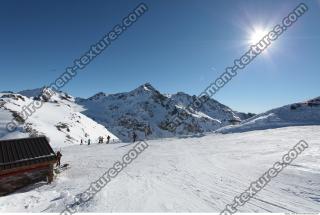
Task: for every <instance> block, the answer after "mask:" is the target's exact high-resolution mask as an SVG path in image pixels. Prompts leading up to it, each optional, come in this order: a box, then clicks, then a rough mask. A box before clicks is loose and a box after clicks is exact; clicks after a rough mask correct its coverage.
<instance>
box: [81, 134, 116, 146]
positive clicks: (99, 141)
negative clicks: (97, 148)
mask: <svg viewBox="0 0 320 215" xmlns="http://www.w3.org/2000/svg"><path fill="white" fill-rule="evenodd" d="M103 139H104V138H103V137H102V136H99V137H98V143H103ZM110 139H111V137H110V136H109V135H108V136H107V141H106V144H109V143H110ZM87 143H88V146H90V144H91V140H90V138H89V139H88V141H87ZM80 145H83V139H81V140H80Z"/></svg>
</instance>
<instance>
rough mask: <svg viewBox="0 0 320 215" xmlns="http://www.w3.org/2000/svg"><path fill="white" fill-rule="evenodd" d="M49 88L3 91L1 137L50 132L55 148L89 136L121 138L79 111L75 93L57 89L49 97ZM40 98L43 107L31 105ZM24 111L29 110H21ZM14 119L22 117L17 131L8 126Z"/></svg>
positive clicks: (94, 139)
mask: <svg viewBox="0 0 320 215" xmlns="http://www.w3.org/2000/svg"><path fill="white" fill-rule="evenodd" d="M46 90H48V89H46V88H40V89H36V90H28V91H22V92H20V93H21V94H24V95H21V94H15V93H10V92H9V93H0V138H1V139H9V138H17V137H26V136H38V135H46V136H47V137H49V139H51V143H52V145H53V147H61V146H66V145H69V144H79V143H80V141H81V139H82V140H83V141H84V143H85V141H87V140H88V139H91V141H92V142H95V141H97V139H98V137H99V136H103V137H105V138H106V137H107V136H108V135H110V136H111V138H112V139H113V140H116V141H118V138H117V137H116V136H115V135H113V134H112V133H110V132H109V131H108V130H107V129H106V128H105V127H104V126H102V125H100V124H98V123H96V122H95V121H93V120H92V119H90V118H88V117H87V116H85V115H83V114H81V113H80V112H78V111H77V109H78V108H77V107H76V105H75V103H74V98H73V97H72V96H70V95H68V94H66V93H62V92H54V94H53V96H52V97H51V98H50V99H48V98H47V97H46V96H45V93H44V92H45V91H46ZM25 95H26V96H25ZM27 96H30V97H27ZM40 100H41V101H43V105H42V107H41V108H39V109H36V111H33V110H35V109H34V108H33V107H32V105H30V104H32V102H33V101H40ZM27 107H29V108H27ZM23 110H24V111H25V112H21V111H23ZM26 111H28V112H30V111H32V112H34V113H33V114H32V115H31V116H30V117H28V118H27V117H26V116H27V115H28V116H29V115H30V114H27V112H26ZM13 118H16V119H18V121H20V124H18V128H17V129H16V130H15V131H14V132H9V131H8V130H7V129H6V125H7V123H8V122H10V121H12V119H13Z"/></svg>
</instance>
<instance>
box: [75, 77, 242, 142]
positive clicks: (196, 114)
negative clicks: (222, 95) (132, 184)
mask: <svg viewBox="0 0 320 215" xmlns="http://www.w3.org/2000/svg"><path fill="white" fill-rule="evenodd" d="M195 98H196V97H195V96H190V95H188V94H185V93H177V94H174V95H165V94H162V93H160V92H159V91H158V90H156V89H155V88H154V87H153V86H151V84H149V83H146V84H144V85H141V86H139V87H138V88H136V89H134V90H132V91H130V92H126V93H117V94H111V95H107V94H105V93H102V92H100V93H98V94H96V95H94V96H92V97H90V98H88V99H76V103H77V104H78V105H80V106H82V108H83V110H79V111H82V113H83V114H85V115H87V116H88V117H90V118H92V119H93V120H95V121H97V122H98V123H100V124H102V125H104V126H105V127H106V128H107V129H108V130H110V131H111V132H112V133H113V134H115V135H116V136H118V137H119V138H120V139H122V140H125V141H128V140H130V139H131V135H132V132H133V131H135V132H136V133H137V134H138V137H140V138H144V137H145V134H144V132H145V130H146V128H147V130H148V131H149V132H150V134H149V138H159V137H171V136H176V135H192V134H195V133H203V132H210V131H214V130H216V129H218V128H220V127H222V126H225V125H230V124H231V123H232V122H234V121H240V120H241V117H244V116H245V114H242V115H241V116H240V114H238V113H237V112H235V111H233V110H231V109H230V108H228V107H227V106H225V105H222V104H220V103H219V102H217V101H215V100H213V99H209V101H208V102H207V103H206V104H204V105H203V107H201V108H200V110H191V111H189V110H186V107H187V106H188V105H189V104H191V103H192V102H193V100H194V99H195ZM182 112H184V113H186V114H187V119H186V120H185V121H183V123H182V124H181V125H180V126H179V127H178V128H177V129H176V131H174V132H171V131H169V130H168V129H167V124H168V122H169V120H170V119H172V117H173V116H176V115H178V114H182Z"/></svg>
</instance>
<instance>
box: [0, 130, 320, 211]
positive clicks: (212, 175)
mask: <svg viewBox="0 0 320 215" xmlns="http://www.w3.org/2000/svg"><path fill="white" fill-rule="evenodd" d="M319 132H320V126H300V127H287V128H279V129H269V130H263V131H251V132H246V133H237V134H208V135H206V136H204V137H200V138H169V139H161V140H152V141H147V142H148V144H149V148H148V149H147V150H146V151H144V152H143V153H142V154H141V155H140V156H139V157H138V158H137V159H136V160H134V161H133V162H132V163H131V164H130V165H128V166H127V167H126V168H125V169H124V170H123V171H122V172H121V173H120V174H119V175H118V176H117V177H116V178H114V179H112V181H111V182H110V183H109V184H108V185H107V186H106V187H105V188H104V189H102V191H101V192H99V193H98V194H97V195H96V196H95V197H94V198H93V199H91V200H90V201H89V202H87V203H86V204H84V205H80V206H79V208H78V210H79V212H220V211H221V210H223V209H224V207H225V205H226V204H230V203H231V202H232V200H233V198H234V197H235V196H236V195H239V194H241V193H242V192H243V191H245V190H246V189H247V188H248V187H249V185H250V183H251V182H253V181H255V180H257V179H258V178H259V177H260V176H261V175H263V174H264V172H265V171H267V170H268V169H269V168H270V167H272V166H273V164H274V163H275V162H276V161H279V160H280V159H281V158H282V155H283V154H285V153H287V152H288V151H289V150H290V149H291V148H292V147H293V146H294V145H295V144H296V143H298V142H299V140H301V139H304V140H306V141H307V142H308V144H309V148H308V149H306V151H304V152H303V153H302V154H301V155H300V156H299V157H298V158H297V159H296V160H295V161H294V162H293V163H292V165H289V166H288V167H287V168H286V169H284V170H283V171H282V172H281V173H279V175H278V176H277V177H275V178H273V179H272V181H271V182H270V183H269V184H268V185H267V186H266V187H265V188H264V189H263V190H262V191H260V192H259V193H258V194H257V195H256V196H255V197H254V198H253V199H251V200H250V201H249V202H248V203H246V204H245V205H244V206H242V207H239V212H297V213H310V212H319V211H320V204H319V203H320V182H319V177H320V171H319V170H320V167H319V158H320V155H319V147H320V137H319ZM132 147H133V145H125V144H122V143H121V144H109V145H106V144H103V145H98V144H92V145H91V146H87V145H82V146H80V145H76V146H68V147H64V148H62V154H63V157H62V163H69V164H70V165H71V168H70V169H68V170H67V171H64V172H62V173H61V174H60V175H58V177H57V178H56V179H55V181H54V182H53V183H52V184H50V185H47V184H45V183H39V184H35V185H32V186H29V187H27V188H23V189H21V190H19V191H17V192H16V193H14V194H11V195H8V196H5V197H0V211H1V212H61V211H62V210H64V209H65V205H66V204H70V203H72V202H73V196H74V195H76V194H79V193H81V192H83V191H85V190H86V189H87V188H88V187H89V186H90V183H91V182H93V181H95V180H97V179H98V178H99V177H100V176H101V175H103V173H104V172H105V171H107V169H108V168H110V167H111V166H112V165H113V163H114V162H116V161H120V160H121V157H122V156H123V155H124V154H125V153H126V152H128V151H129V150H130V149H131V148H132Z"/></svg>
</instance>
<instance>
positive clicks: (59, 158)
mask: <svg viewBox="0 0 320 215" xmlns="http://www.w3.org/2000/svg"><path fill="white" fill-rule="evenodd" d="M61 157H62V154H61V152H60V151H58V152H57V165H56V166H59V167H60V165H61Z"/></svg>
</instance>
